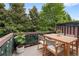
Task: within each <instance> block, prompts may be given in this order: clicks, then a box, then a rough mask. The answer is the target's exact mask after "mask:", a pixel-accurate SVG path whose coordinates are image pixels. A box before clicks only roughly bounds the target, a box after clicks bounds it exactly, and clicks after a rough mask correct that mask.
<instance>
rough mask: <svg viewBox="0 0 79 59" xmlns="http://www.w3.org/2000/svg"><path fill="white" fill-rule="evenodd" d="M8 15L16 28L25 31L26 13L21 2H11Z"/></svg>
mask: <svg viewBox="0 0 79 59" xmlns="http://www.w3.org/2000/svg"><path fill="white" fill-rule="evenodd" d="M9 16H10V17H11V18H12V20H11V21H12V23H13V24H14V26H13V27H16V30H19V31H27V26H28V24H27V15H26V13H25V8H24V4H23V3H11V4H10V11H9Z"/></svg>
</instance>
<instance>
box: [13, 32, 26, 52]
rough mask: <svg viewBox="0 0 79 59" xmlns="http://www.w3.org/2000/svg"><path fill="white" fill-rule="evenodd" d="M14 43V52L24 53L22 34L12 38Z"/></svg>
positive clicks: (23, 36)
mask: <svg viewBox="0 0 79 59" xmlns="http://www.w3.org/2000/svg"><path fill="white" fill-rule="evenodd" d="M14 38H15V42H16V45H17V47H16V52H17V53H22V52H24V43H25V35H24V33H22V32H19V33H17V35H16V36H15V37H14Z"/></svg>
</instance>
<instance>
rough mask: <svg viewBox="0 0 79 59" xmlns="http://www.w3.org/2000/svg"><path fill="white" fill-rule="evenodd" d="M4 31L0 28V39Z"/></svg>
mask: <svg viewBox="0 0 79 59" xmlns="http://www.w3.org/2000/svg"><path fill="white" fill-rule="evenodd" d="M5 31H6V30H5V29H2V28H0V37H2V36H4V35H5V34H6V33H5Z"/></svg>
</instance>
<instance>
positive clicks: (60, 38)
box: [44, 34, 77, 43]
mask: <svg viewBox="0 0 79 59" xmlns="http://www.w3.org/2000/svg"><path fill="white" fill-rule="evenodd" d="M44 37H47V38H49V39H50V40H56V41H60V42H64V43H72V42H74V41H76V40H77V37H70V36H65V35H59V34H44Z"/></svg>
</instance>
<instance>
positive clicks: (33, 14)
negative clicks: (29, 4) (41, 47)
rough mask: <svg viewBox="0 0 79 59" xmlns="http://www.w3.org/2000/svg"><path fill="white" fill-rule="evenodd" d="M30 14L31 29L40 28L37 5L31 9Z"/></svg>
mask: <svg viewBox="0 0 79 59" xmlns="http://www.w3.org/2000/svg"><path fill="white" fill-rule="evenodd" d="M29 16H30V20H31V24H32V26H31V30H32V31H36V30H38V21H39V14H38V11H37V8H36V7H35V6H33V8H32V9H31V10H29Z"/></svg>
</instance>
